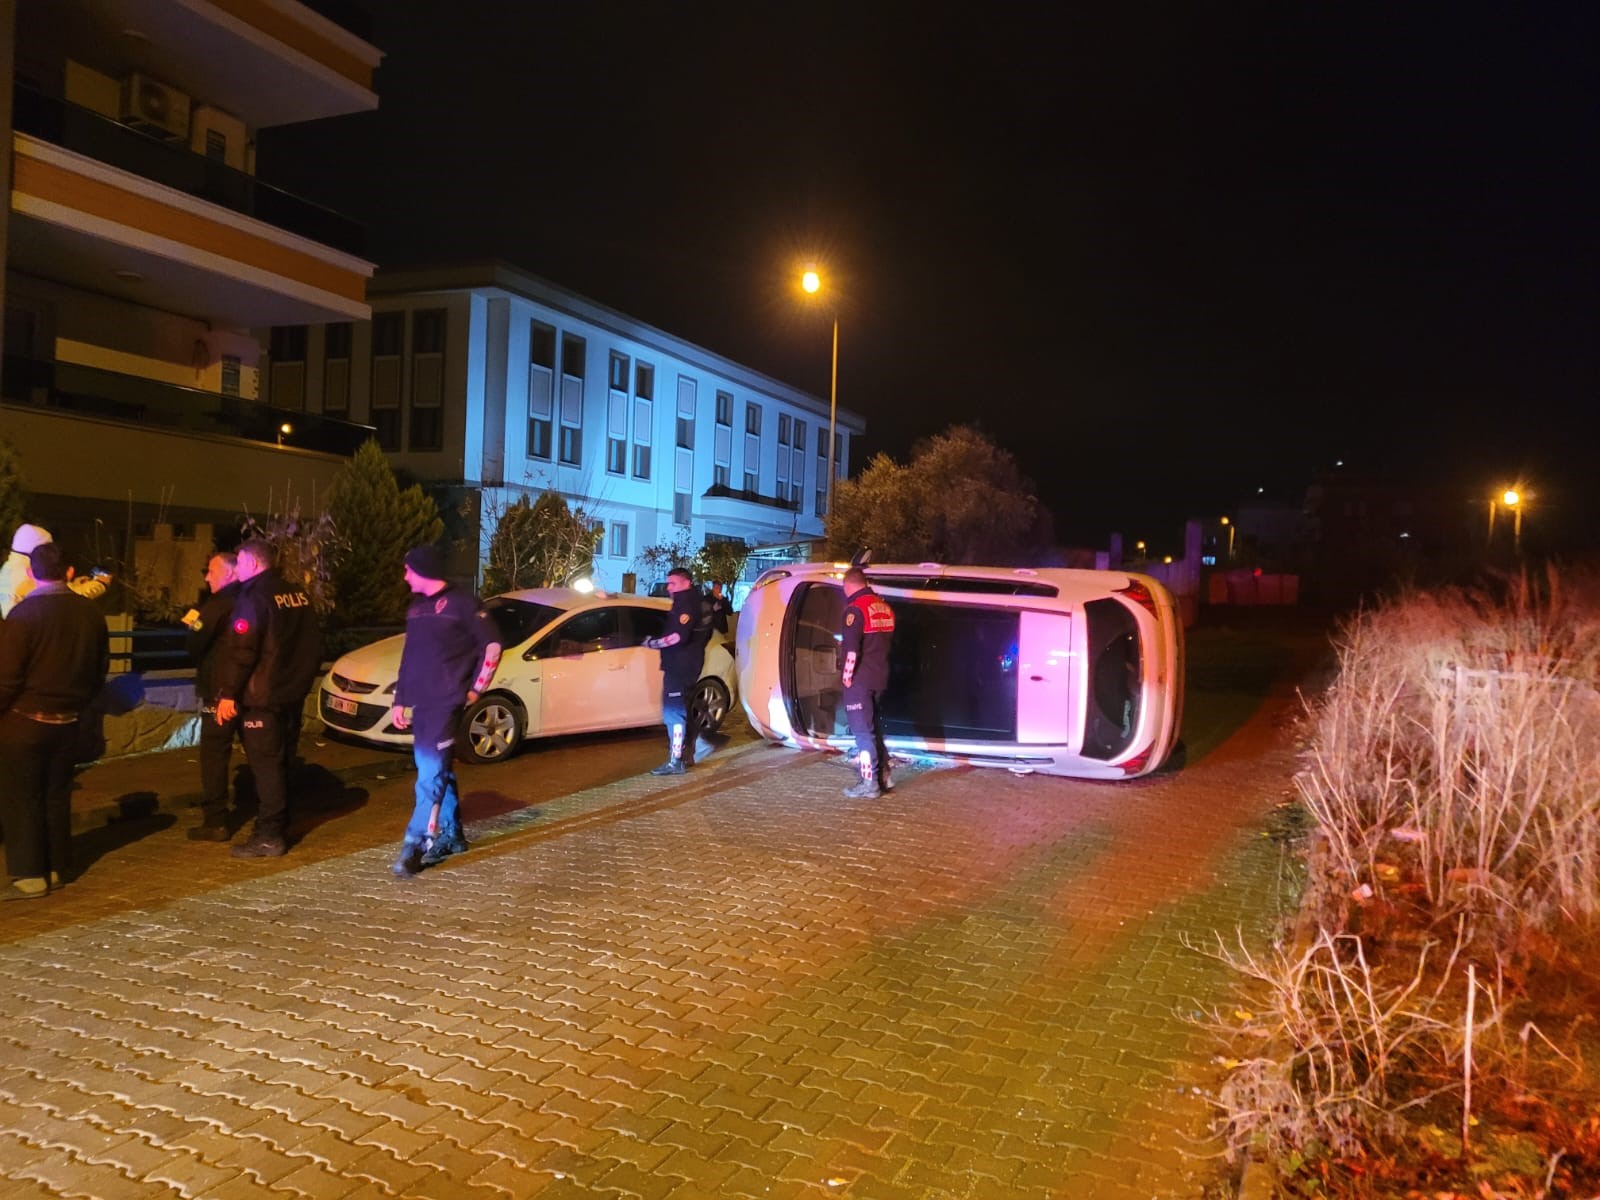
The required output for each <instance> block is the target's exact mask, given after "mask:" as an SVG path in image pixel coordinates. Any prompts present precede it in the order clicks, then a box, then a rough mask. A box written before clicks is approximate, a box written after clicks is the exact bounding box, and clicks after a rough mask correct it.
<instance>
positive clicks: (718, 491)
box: [705, 483, 800, 512]
mask: <svg viewBox="0 0 1600 1200" xmlns="http://www.w3.org/2000/svg"><path fill="white" fill-rule="evenodd" d="M719 496H720V497H723V498H725V499H728V500H743V501H744V502H745V503H747V504H761V505H765V506H766V507H767V508H781V509H782V510H783V511H784V512H799V511H800V502H799V501H797V500H784V499H780V498H779V497H777V496H764V495H762V494H761V493H760V492H746V491H741V490H740V489H738V488H731V487H728V486H727V485H725V484H721V483H713V484H712V485H711V486H710V487H708V488H707V489H706V491H705V497H706V499H708V500H712V499H716V498H717V497H719Z"/></svg>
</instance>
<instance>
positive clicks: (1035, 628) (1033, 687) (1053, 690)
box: [1017, 611, 1083, 746]
mask: <svg viewBox="0 0 1600 1200" xmlns="http://www.w3.org/2000/svg"><path fill="white" fill-rule="evenodd" d="M1017 640H1018V647H1017V658H1018V662H1017V741H1018V742H1021V743H1025V744H1029V745H1038V746H1065V745H1067V744H1068V743H1069V742H1071V741H1072V740H1073V739H1072V733H1071V730H1072V720H1073V717H1072V714H1073V712H1074V704H1073V698H1072V697H1073V691H1074V689H1075V688H1076V687H1077V685H1078V682H1079V680H1081V678H1082V675H1083V672H1082V670H1081V669H1080V664H1079V662H1078V656H1077V655H1075V654H1073V652H1072V618H1071V617H1070V616H1069V615H1068V614H1066V613H1052V612H1032V611H1025V612H1023V613H1022V625H1021V629H1020V632H1019V636H1018V639H1017Z"/></svg>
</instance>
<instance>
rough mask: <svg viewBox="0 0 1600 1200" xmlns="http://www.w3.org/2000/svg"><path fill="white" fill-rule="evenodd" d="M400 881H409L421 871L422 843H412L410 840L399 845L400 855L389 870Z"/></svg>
mask: <svg viewBox="0 0 1600 1200" xmlns="http://www.w3.org/2000/svg"><path fill="white" fill-rule="evenodd" d="M391 869H392V870H393V871H394V873H395V875H396V876H397V877H398V878H400V879H410V878H411V876H413V875H415V874H416V873H417V872H418V871H420V870H422V843H421V842H414V841H412V840H411V839H410V838H407V839H406V840H405V841H403V842H401V843H400V854H399V857H397V858H396V859H395V860H394V866H393V868H391Z"/></svg>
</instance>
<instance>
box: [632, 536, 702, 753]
mask: <svg viewBox="0 0 1600 1200" xmlns="http://www.w3.org/2000/svg"><path fill="white" fill-rule="evenodd" d="M667 594H668V595H669V596H671V597H672V611H671V612H669V613H668V614H667V630H666V632H665V633H663V634H662V635H661V636H660V637H655V638H647V639H645V643H644V644H645V645H646V646H648V647H649V648H650V649H652V650H659V651H661V722H662V724H664V725H665V726H666V727H667V761H666V762H664V763H662V764H661V765H660V766H659V767H656V768H654V769H653V770H652V771H651V772H650V774H652V775H682V774H683V773H684V771H686V770H688V768H689V764H690V762H692V761H693V758H692V756H693V753H694V748H695V745H696V742H695V735H696V733H697V732H698V731H697V730H696V729H695V727H694V720H695V714H694V711H693V708H692V706H691V705H690V703H689V699H690V696H691V694H692V693H693V692H694V685H695V683H696V682H698V680H699V679H700V671H701V668H702V667H703V666H704V664H705V660H706V641H707V640H708V639H709V638H710V636H711V621H710V615H709V611H708V609H707V607H706V605H705V600H704V597H703V596H702V595H701V592H700V589H699V588H697V587H695V585H694V576H692V575H690V574H689V572H688V571H686V570H685V569H684V568H682V567H674V568H673V569H672V570H671V571H668V572H667ZM708 749H709V747H708Z"/></svg>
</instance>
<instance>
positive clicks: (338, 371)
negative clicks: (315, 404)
mask: <svg viewBox="0 0 1600 1200" xmlns="http://www.w3.org/2000/svg"><path fill="white" fill-rule="evenodd" d="M352 328H353V327H352V326H351V324H350V322H349V321H338V322H336V323H334V324H332V325H329V326H328V327H327V329H326V330H325V331H324V334H323V355H322V359H323V363H322V411H323V412H325V413H328V414H329V415H331V416H343V415H344V414H345V413H347V412H349V411H350V334H351V330H352Z"/></svg>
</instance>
